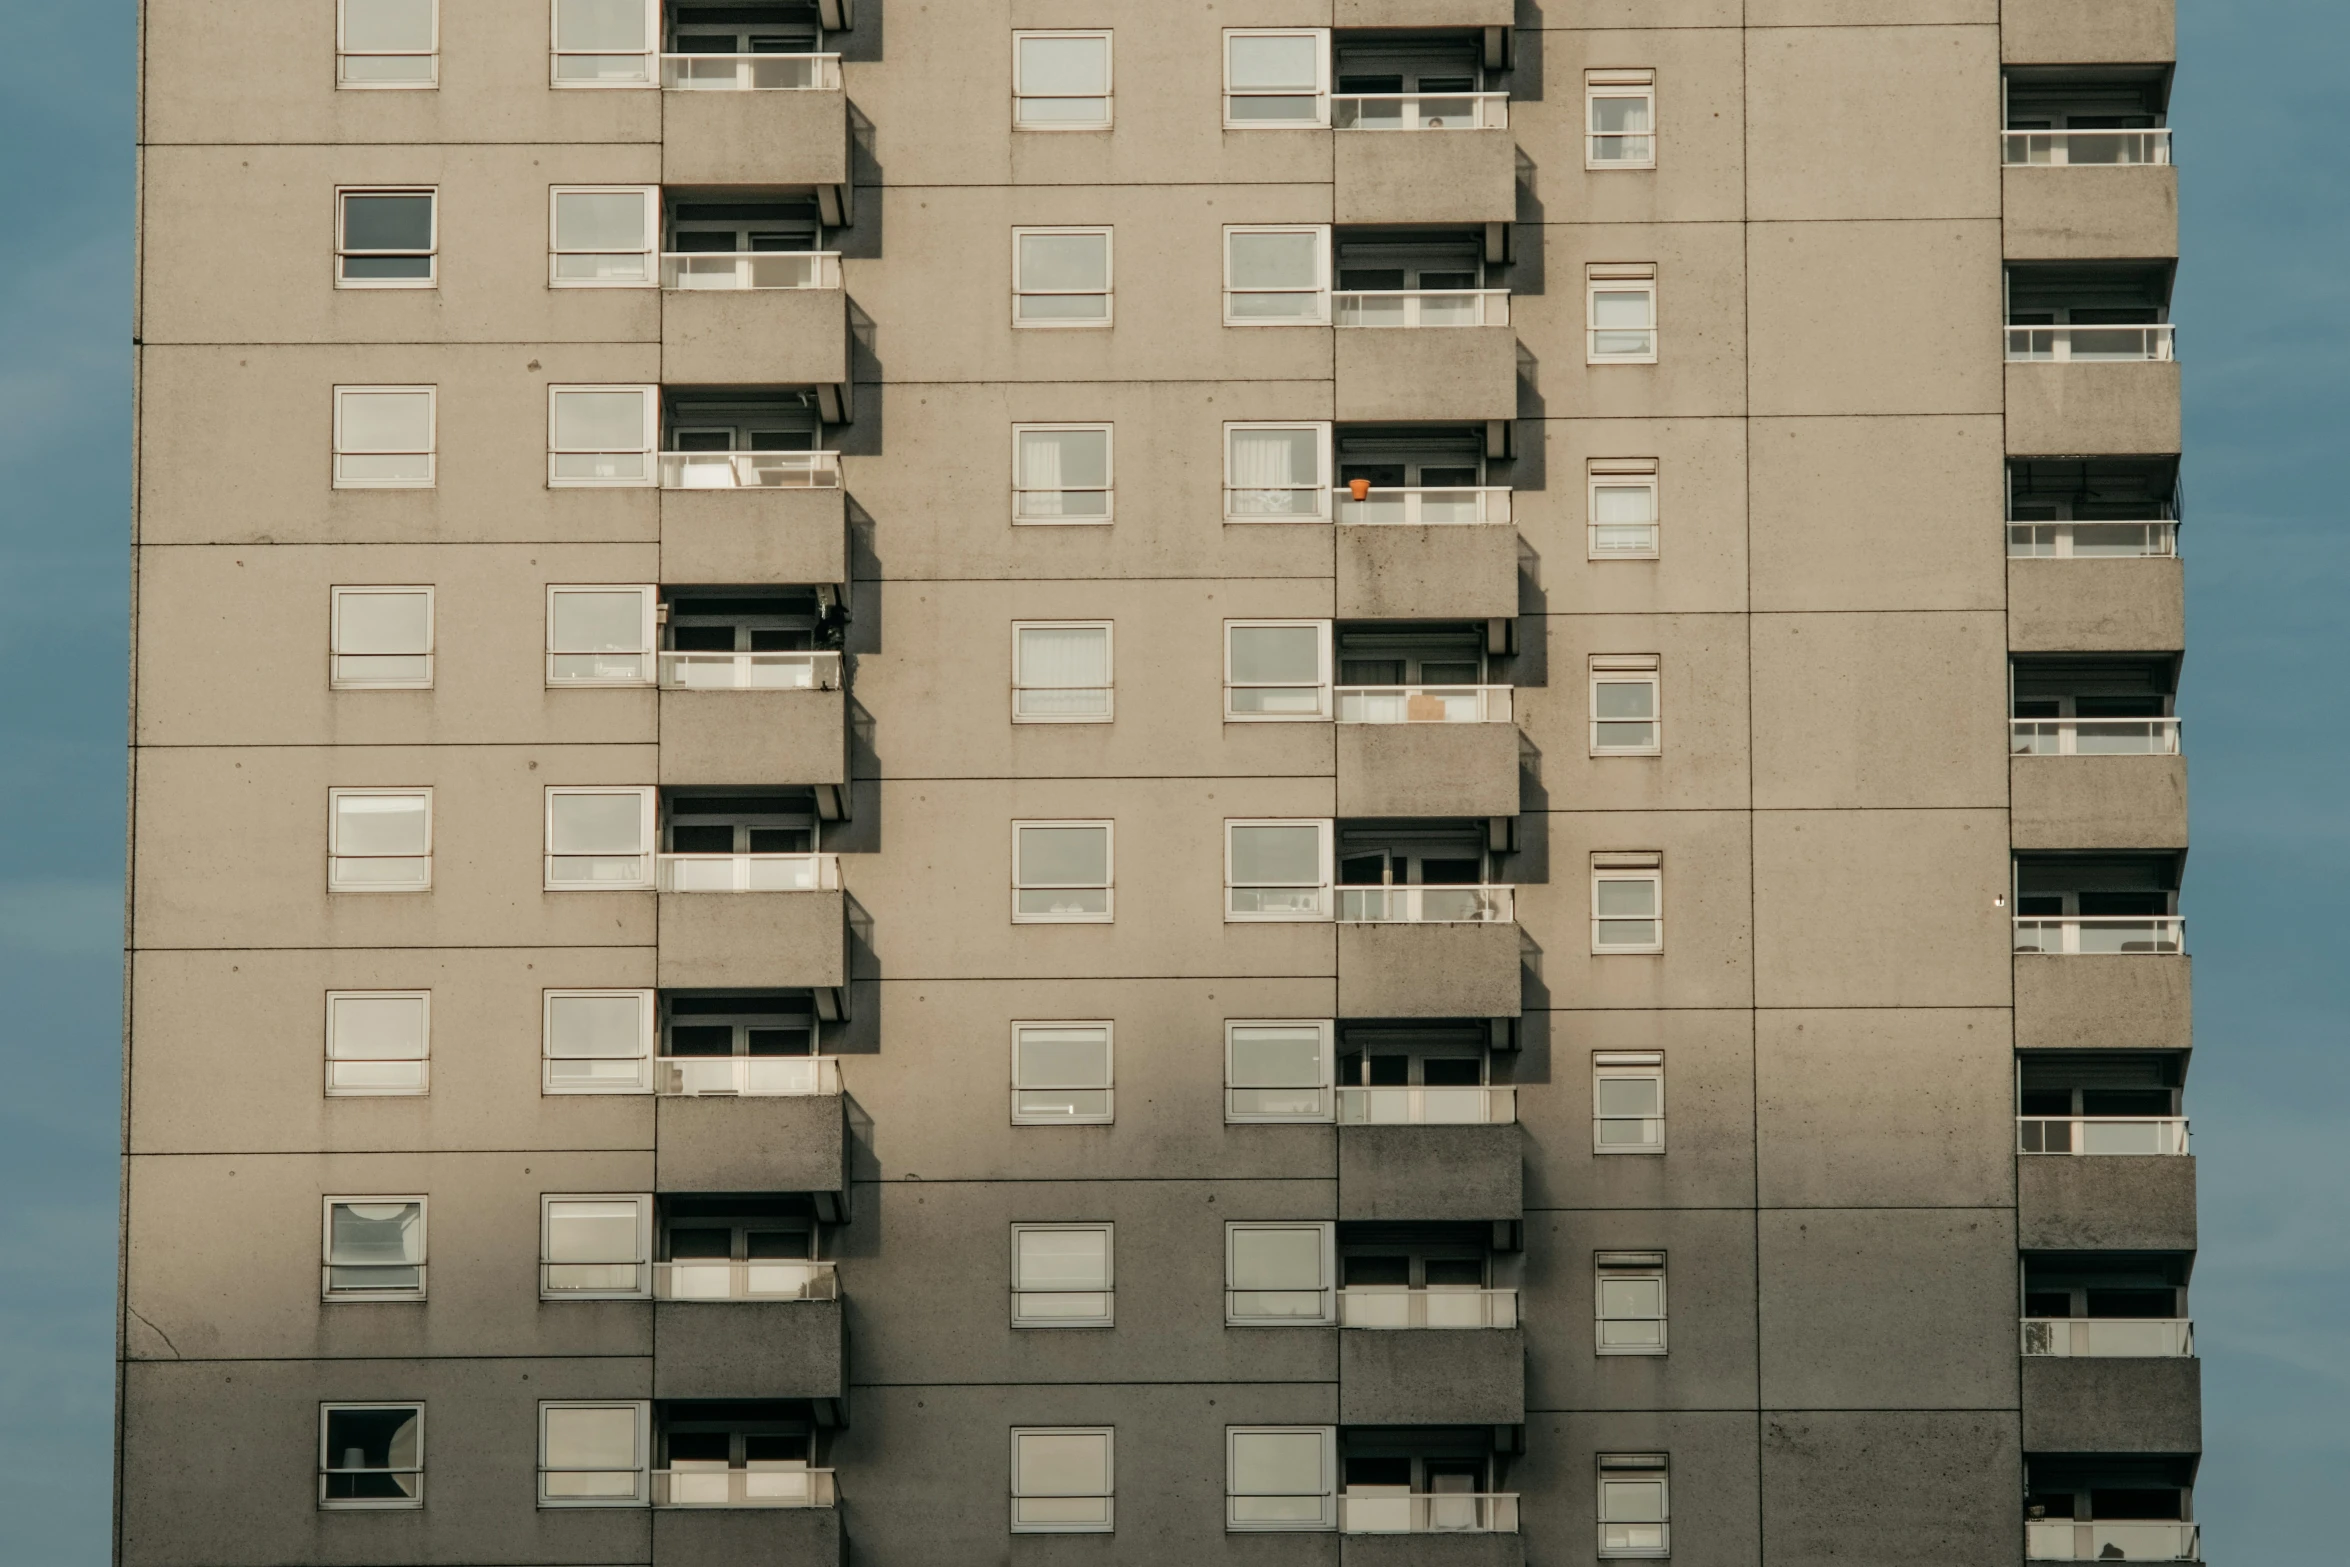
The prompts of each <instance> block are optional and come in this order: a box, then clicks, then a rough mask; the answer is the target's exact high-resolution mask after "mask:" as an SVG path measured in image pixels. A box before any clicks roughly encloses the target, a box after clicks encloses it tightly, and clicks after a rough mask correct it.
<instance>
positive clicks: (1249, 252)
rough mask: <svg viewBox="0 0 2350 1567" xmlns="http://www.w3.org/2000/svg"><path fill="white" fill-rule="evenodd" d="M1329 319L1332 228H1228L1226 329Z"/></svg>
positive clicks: (1316, 322)
mask: <svg viewBox="0 0 2350 1567" xmlns="http://www.w3.org/2000/svg"><path fill="white" fill-rule="evenodd" d="M1329 321H1330V230H1329V229H1328V228H1326V227H1321V226H1317V225H1306V226H1300V227H1293V228H1267V227H1250V228H1227V229H1225V230H1224V324H1225V325H1226V326H1326V325H1328V324H1329Z"/></svg>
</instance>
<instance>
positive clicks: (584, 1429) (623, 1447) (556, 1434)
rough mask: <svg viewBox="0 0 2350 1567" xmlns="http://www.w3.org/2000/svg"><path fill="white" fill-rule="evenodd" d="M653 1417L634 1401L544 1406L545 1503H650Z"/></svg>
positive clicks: (541, 1463) (648, 1407)
mask: <svg viewBox="0 0 2350 1567" xmlns="http://www.w3.org/2000/svg"><path fill="white" fill-rule="evenodd" d="M652 1416H653V1406H652V1405H651V1404H649V1403H645V1402H641V1401H633V1400H613V1401H609V1402H603V1403H588V1402H580V1403H551V1404H541V1405H539V1505H540V1506H541V1507H642V1506H644V1505H646V1503H647V1501H648V1500H649V1496H648V1487H647V1484H646V1476H647V1472H648V1469H649V1465H648V1464H647V1462H646V1455H647V1453H648V1452H649V1451H650V1450H651V1448H652V1440H651V1438H652Z"/></svg>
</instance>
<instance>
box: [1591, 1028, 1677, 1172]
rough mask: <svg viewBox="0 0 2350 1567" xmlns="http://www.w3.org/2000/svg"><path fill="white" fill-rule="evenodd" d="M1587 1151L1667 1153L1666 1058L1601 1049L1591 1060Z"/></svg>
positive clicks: (1645, 1052)
mask: <svg viewBox="0 0 2350 1567" xmlns="http://www.w3.org/2000/svg"><path fill="white" fill-rule="evenodd" d="M1591 1151H1592V1152H1593V1153H1663V1152H1664V1151H1665V1058H1664V1057H1663V1056H1662V1055H1660V1054H1657V1053H1656V1052H1654V1051H1602V1052H1599V1053H1596V1054H1594V1055H1593V1056H1592V1058H1591Z"/></svg>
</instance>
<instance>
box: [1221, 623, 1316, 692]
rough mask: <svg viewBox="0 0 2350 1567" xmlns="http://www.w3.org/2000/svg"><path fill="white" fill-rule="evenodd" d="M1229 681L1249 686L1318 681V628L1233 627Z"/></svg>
mask: <svg viewBox="0 0 2350 1567" xmlns="http://www.w3.org/2000/svg"><path fill="white" fill-rule="evenodd" d="M1232 678H1233V679H1234V680H1235V681H1239V682H1245V683H1247V684H1249V685H1271V684H1287V685H1300V686H1310V685H1313V684H1315V683H1316V682H1318V681H1319V680H1320V679H1321V678H1322V628H1321V627H1319V626H1234V627H1233V628H1232Z"/></svg>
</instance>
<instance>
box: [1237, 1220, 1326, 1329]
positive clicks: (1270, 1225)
mask: <svg viewBox="0 0 2350 1567" xmlns="http://www.w3.org/2000/svg"><path fill="white" fill-rule="evenodd" d="M1244 1230H1312V1231H1314V1232H1316V1233H1317V1234H1318V1235H1319V1236H1320V1238H1321V1244H1322V1252H1321V1277H1322V1283H1321V1285H1320V1287H1319V1289H1318V1290H1243V1289H1241V1288H1240V1287H1239V1286H1238V1285H1237V1284H1235V1283H1234V1282H1233V1263H1234V1245H1233V1243H1234V1241H1235V1239H1236V1238H1237V1237H1238V1235H1239V1234H1240V1232H1242V1231H1244ZM1305 1294H1319V1295H1320V1296H1321V1297H1322V1309H1321V1311H1320V1313H1319V1314H1318V1315H1315V1316H1310V1317H1308V1316H1270V1315H1267V1316H1251V1315H1245V1314H1243V1313H1241V1312H1240V1311H1239V1309H1238V1308H1237V1306H1236V1305H1235V1303H1234V1300H1233V1297H1234V1296H1236V1295H1305ZM1337 1320H1338V1226H1337V1225H1336V1224H1334V1223H1333V1222H1332V1221H1330V1220H1328V1219H1231V1220H1227V1221H1226V1222H1225V1225H1224V1325H1225V1326H1226V1327H1228V1328H1326V1327H1329V1326H1331V1325H1332V1324H1334V1323H1335V1322H1337Z"/></svg>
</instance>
